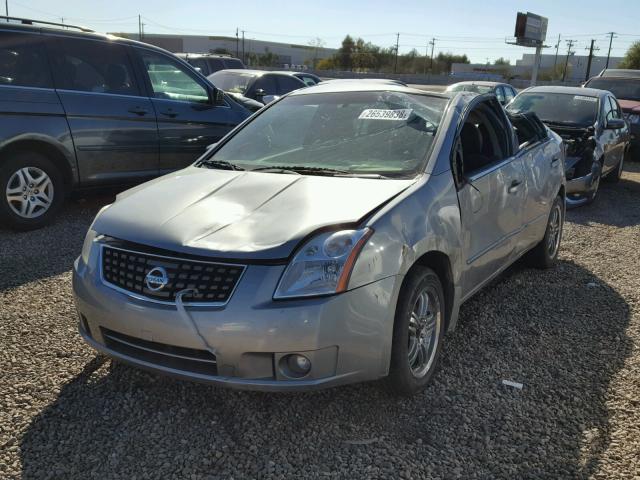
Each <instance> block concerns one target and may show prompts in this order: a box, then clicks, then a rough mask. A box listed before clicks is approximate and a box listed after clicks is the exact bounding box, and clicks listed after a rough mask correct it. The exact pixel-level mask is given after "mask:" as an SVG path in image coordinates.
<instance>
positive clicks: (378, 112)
mask: <svg viewBox="0 0 640 480" xmlns="http://www.w3.org/2000/svg"><path fill="white" fill-rule="evenodd" d="M411 112H413V109H412V108H401V109H399V110H383V109H378V108H368V109H367V110H364V111H363V112H362V113H361V114H360V116H359V117H358V118H359V119H364V120H407V119H408V118H409V116H410V115H411Z"/></svg>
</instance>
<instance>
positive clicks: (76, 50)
mask: <svg viewBox="0 0 640 480" xmlns="http://www.w3.org/2000/svg"><path fill="white" fill-rule="evenodd" d="M52 45H53V48H52V56H51V61H52V64H53V76H54V80H55V84H56V88H59V89H63V90H76V91H80V92H92V93H106V94H117V95H140V91H139V89H138V86H137V85H136V82H135V76H134V74H133V68H132V66H131V62H130V60H129V56H128V55H127V50H126V48H125V47H124V46H122V45H118V44H116V43H113V42H102V41H95V40H83V39H78V38H73V39H72V38H57V39H56V40H55V41H54V42H52Z"/></svg>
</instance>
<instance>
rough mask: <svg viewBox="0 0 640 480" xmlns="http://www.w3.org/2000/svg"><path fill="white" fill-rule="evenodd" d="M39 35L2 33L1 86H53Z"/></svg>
mask: <svg viewBox="0 0 640 480" xmlns="http://www.w3.org/2000/svg"><path fill="white" fill-rule="evenodd" d="M41 38H42V37H41V36H40V35H33V34H30V33H9V32H2V33H0V85H14V86H19V87H40V88H52V87H53V84H52V81H51V74H50V72H49V68H48V61H47V55H46V52H45V48H44V45H43V43H42V40H41Z"/></svg>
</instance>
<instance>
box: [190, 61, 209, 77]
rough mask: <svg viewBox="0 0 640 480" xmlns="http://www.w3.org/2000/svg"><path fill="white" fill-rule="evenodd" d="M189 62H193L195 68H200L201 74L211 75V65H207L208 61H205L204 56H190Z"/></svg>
mask: <svg viewBox="0 0 640 480" xmlns="http://www.w3.org/2000/svg"><path fill="white" fill-rule="evenodd" d="M189 63H190V64H191V66H192V67H193V68H195V69H196V70H198V71H199V72H200V73H201V74H203V75H205V76H206V75H209V74H210V73H211V72H210V71H209V66H208V65H207V62H205V61H204V59H202V58H190V59H189Z"/></svg>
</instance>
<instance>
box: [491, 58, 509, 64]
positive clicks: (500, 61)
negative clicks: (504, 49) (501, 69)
mask: <svg viewBox="0 0 640 480" xmlns="http://www.w3.org/2000/svg"><path fill="white" fill-rule="evenodd" d="M493 64H494V65H498V66H508V65H511V60H509V59H508V58H504V57H500V58H498V59H497V60H496V61H495V62H493Z"/></svg>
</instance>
